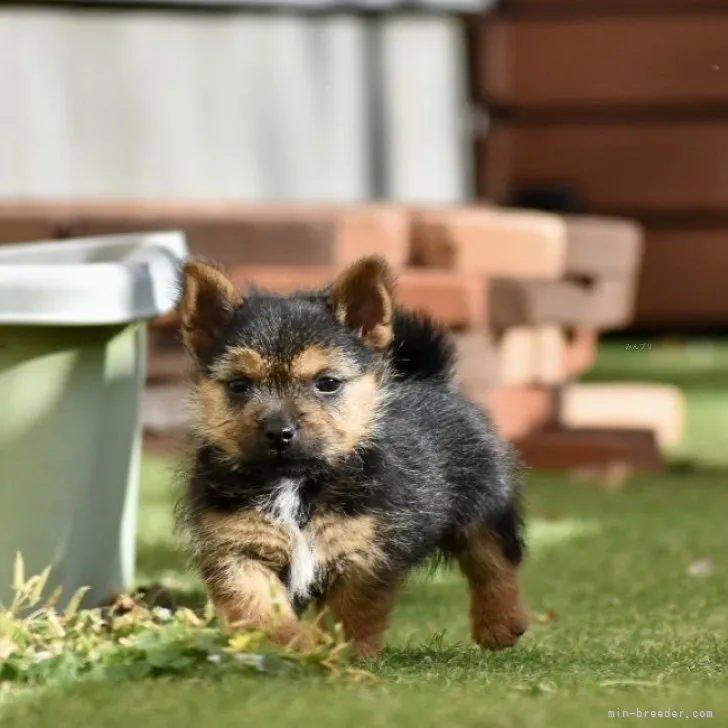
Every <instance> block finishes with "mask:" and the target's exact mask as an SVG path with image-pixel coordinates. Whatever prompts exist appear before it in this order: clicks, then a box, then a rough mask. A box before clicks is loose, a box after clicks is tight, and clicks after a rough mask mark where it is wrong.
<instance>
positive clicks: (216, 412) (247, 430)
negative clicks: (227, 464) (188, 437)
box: [191, 379, 258, 457]
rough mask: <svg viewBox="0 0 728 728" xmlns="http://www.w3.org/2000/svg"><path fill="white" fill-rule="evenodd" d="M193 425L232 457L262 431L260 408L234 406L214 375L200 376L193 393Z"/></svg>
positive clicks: (208, 441)
mask: <svg viewBox="0 0 728 728" xmlns="http://www.w3.org/2000/svg"><path fill="white" fill-rule="evenodd" d="M191 403H192V405H193V411H194V412H193V414H194V417H193V428H194V431H195V434H196V435H197V437H198V438H199V439H200V440H202V441H203V442H207V443H211V444H215V445H218V446H219V447H220V448H222V450H223V451H224V452H226V453H227V454H228V455H230V456H231V457H237V456H239V455H240V454H241V447H240V443H241V442H245V441H246V440H252V439H253V437H254V436H255V434H256V433H257V431H258V412H257V410H256V409H255V408H254V407H252V406H246V407H244V408H243V409H242V410H237V411H235V412H233V411H231V410H230V406H229V401H228V397H227V394H226V393H225V390H224V389H223V385H222V384H221V383H220V382H216V381H213V380H210V379H200V381H199V382H198V384H197V387H196V388H195V391H194V393H193V396H192V399H191Z"/></svg>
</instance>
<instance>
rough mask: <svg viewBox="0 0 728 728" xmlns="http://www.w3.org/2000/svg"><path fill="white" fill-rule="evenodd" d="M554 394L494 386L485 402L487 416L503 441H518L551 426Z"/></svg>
mask: <svg viewBox="0 0 728 728" xmlns="http://www.w3.org/2000/svg"><path fill="white" fill-rule="evenodd" d="M556 401H557V396H556V392H555V390H553V389H550V388H548V387H537V386H508V385H504V386H498V387H496V388H494V389H493V390H492V391H491V392H490V393H489V394H488V396H487V397H486V398H485V404H486V408H487V410H488V412H489V413H490V416H491V418H492V420H493V422H494V424H495V426H496V427H497V428H498V431H499V432H500V434H501V435H502V436H503V437H505V438H506V439H507V440H520V439H522V438H524V437H526V436H527V435H529V434H531V433H532V432H534V431H536V430H539V429H541V428H543V427H545V426H548V425H551V424H554V423H555V418H556V412H557V410H556Z"/></svg>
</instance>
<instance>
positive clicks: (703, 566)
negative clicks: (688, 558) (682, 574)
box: [688, 559, 715, 578]
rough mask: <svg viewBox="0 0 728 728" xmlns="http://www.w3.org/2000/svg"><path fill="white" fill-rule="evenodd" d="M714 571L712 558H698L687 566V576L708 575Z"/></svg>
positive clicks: (699, 576)
mask: <svg viewBox="0 0 728 728" xmlns="http://www.w3.org/2000/svg"><path fill="white" fill-rule="evenodd" d="M714 571H715V564H714V563H713V559H698V560H697V561H693V563H692V564H690V566H688V576H692V577H695V578H701V577H704V576H710V575H711V574H712V573H713V572H714Z"/></svg>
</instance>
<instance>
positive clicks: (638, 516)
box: [2, 344, 728, 728]
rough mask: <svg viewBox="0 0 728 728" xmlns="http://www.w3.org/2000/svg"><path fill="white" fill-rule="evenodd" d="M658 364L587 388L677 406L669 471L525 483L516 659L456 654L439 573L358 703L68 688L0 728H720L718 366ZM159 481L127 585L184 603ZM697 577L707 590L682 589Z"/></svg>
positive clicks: (413, 600)
mask: <svg viewBox="0 0 728 728" xmlns="http://www.w3.org/2000/svg"><path fill="white" fill-rule="evenodd" d="M668 348H669V349H670V350H669V351H668V352H667V354H665V352H662V351H659V352H657V354H656V353H655V349H654V348H653V350H652V351H649V352H646V353H645V352H629V353H626V352H624V351H623V345H622V346H620V345H619V344H614V345H610V346H607V347H605V348H604V351H603V352H602V356H601V358H600V362H599V366H598V368H597V370H596V373H595V375H594V376H596V377H597V378H599V377H602V378H605V377H606V378H609V379H622V380H624V379H652V380H658V381H671V380H672V381H679V383H680V384H681V385H682V386H684V387H685V388H686V392H687V394H688V399H689V404H690V429H689V433H688V438H687V442H686V444H685V446H684V447H683V448H681V451H680V452H679V453H678V455H679V457H680V458H681V460H682V461H683V465H682V466H681V467H675V468H673V469H671V470H670V471H669V472H667V473H665V474H662V475H660V476H640V477H637V478H635V480H634V481H632V482H631V483H630V484H629V485H628V487H627V488H626V489H624V490H622V491H619V492H616V493H613V492H605V491H602V490H599V489H595V488H592V487H587V486H585V485H583V484H580V483H577V482H574V481H573V480H572V479H571V478H570V477H569V476H568V475H563V476H553V475H544V474H538V473H532V474H530V475H529V478H528V507H529V514H530V520H529V536H530V542H531V554H530V558H529V561H528V563H527V565H526V567H525V569H524V575H523V578H524V587H525V592H526V595H527V599H528V602H529V604H530V606H531V609H532V611H533V612H534V614H535V615H536V619H535V620H534V624H533V626H532V628H531V630H530V631H529V632H528V633H527V635H526V636H525V637H524V638H523V640H522V641H521V643H520V644H519V646H518V647H517V648H516V649H514V650H510V651H506V652H502V653H498V654H483V653H481V652H479V651H478V650H477V649H476V648H474V647H472V646H471V645H470V644H469V642H468V634H467V604H466V595H465V586H464V583H463V581H462V579H461V578H460V576H459V575H458V574H457V573H454V572H449V571H440V572H438V573H437V574H435V575H434V576H433V577H431V578H425V577H424V576H422V575H416V576H415V577H413V579H412V580H411V582H410V584H409V586H408V588H407V590H406V592H405V594H404V596H403V598H402V600H401V601H400V603H399V605H398V608H397V610H396V613H395V615H394V619H393V623H392V626H391V629H390V631H389V633H388V640H387V644H388V646H387V648H386V650H385V651H384V654H383V655H382V659H381V660H380V661H379V662H377V663H376V664H368V665H366V667H367V668H368V669H369V670H371V671H372V672H373V673H374V674H375V675H376V676H377V677H378V678H379V680H378V682H377V683H376V684H375V685H351V684H347V683H343V682H336V681H334V682H332V681H331V680H326V679H323V678H311V677H305V678H288V677H260V678H257V677H248V676H243V677H230V676H228V677H225V678H222V679H219V680H217V679H211V678H209V677H206V678H204V679H201V678H200V679H185V680H169V679H164V680H155V681H152V680H146V681H140V682H133V683H123V684H116V683H101V684H78V685H74V686H73V687H70V688H64V689H63V690H62V691H61V690H56V691H51V692H39V693H31V694H30V695H28V696H25V697H24V698H21V699H19V700H17V701H15V702H11V703H10V704H9V706H8V707H7V709H6V712H5V714H4V719H3V721H2V725H7V726H17V727H18V728H20V726H22V727H23V728H35V727H37V728H41V727H43V728H46V727H47V728H66V727H68V728H71V727H73V728H76V727H80V726H82V725H85V724H90V725H93V726H97V725H98V726H103V727H104V728H115V727H116V726H125V727H126V726H134V728H137V727H138V728H146V727H151V726H154V727H155V728H156V726H159V725H174V726H195V727H196V728H208V727H209V728H212V726H215V728H223V727H226V726H231V727H232V726H235V727H236V728H237V727H238V726H245V725H255V726H275V727H276V728H286V727H287V726H296V728H308V727H313V726H329V725H346V726H351V727H354V726H356V727H357V728H358V726H375V727H376V726H402V727H403V728H407V727H408V726H412V727H413V728H414V726H418V727H419V726H431V725H432V726H434V725H437V726H442V725H450V726H473V727H475V726H478V728H483V727H488V726H493V727H494V728H516V727H518V726H524V727H527V728H540V727H545V726H549V727H550V726H555V727H558V728H571V727H573V728H583V727H584V726H587V727H589V728H591V727H592V726H595V727H597V728H598V727H599V726H607V725H613V724H614V723H615V719H614V718H609V717H608V711H609V710H617V709H619V710H623V709H624V710H628V711H635V710H637V709H640V710H647V709H655V710H665V709H667V708H669V709H671V710H677V711H679V710H683V711H685V712H686V713H687V714H688V715H691V714H692V711H693V710H711V711H713V713H714V718H713V720H712V721H710V723H709V724H710V725H728V679H727V678H726V674H725V668H726V655H728V538H727V537H726V530H725V526H724V521H725V514H726V513H728V447H722V444H724V445H728V442H725V443H723V441H724V440H726V439H727V438H728V435H726V434H724V433H723V431H722V429H721V424H723V422H724V421H725V418H726V417H728V414H725V415H723V413H724V412H725V413H728V366H725V371H726V374H723V373H722V371H721V370H722V367H723V366H724V365H728V357H726V356H725V350H723V349H720V350H719V351H718V353H717V354H716V353H715V352H713V353H712V354H711V357H712V359H711V360H710V361H711V362H712V363H711V364H710V366H708V364H706V362H707V361H708V360H707V358H705V357H703V358H702V359H701V358H700V357H697V358H696V357H694V356H693V354H694V352H690V351H689V350H683V351H682V353H681V352H680V351H679V350H675V351H673V350H672V348H670V347H668ZM663 355H664V356H663ZM696 362H697V363H696ZM691 368H692V369H695V368H698V369H699V370H700V372H699V374H700V375H698V374H695V375H694V376H691V375H690V371H691ZM706 380H710V384H708V383H706ZM684 463H688V464H689V467H685V464H684ZM724 467H725V469H724ZM168 472H169V463H167V462H165V461H163V460H160V459H159V458H152V457H148V458H147V459H146V461H145V468H144V482H143V507H142V511H141V522H140V535H139V578H140V581H141V582H142V583H146V582H149V581H158V580H162V581H164V582H166V583H168V584H169V585H170V586H173V587H175V588H177V589H182V590H183V591H185V592H186V593H187V595H188V596H189V597H190V598H192V599H193V600H194V598H195V597H200V596H201V591H200V587H199V584H198V582H197V581H196V580H195V579H194V578H193V577H192V576H191V575H189V574H187V573H186V572H185V571H184V568H183V560H182V559H181V558H180V556H179V553H178V551H177V550H176V548H175V545H174V542H173V540H172V538H171V535H170V533H171V531H170V529H171V515H170V502H171V498H172V488H171V485H170V481H169V477H168ZM700 559H708V560H710V563H711V564H712V565H713V567H714V570H713V572H712V573H711V574H709V575H705V576H702V577H696V576H690V575H689V573H688V570H689V567H690V565H691V564H692V563H694V562H695V561H697V560H700ZM619 723H620V724H633V725H636V724H642V721H638V720H637V719H631V720H630V719H622V720H621V721H619Z"/></svg>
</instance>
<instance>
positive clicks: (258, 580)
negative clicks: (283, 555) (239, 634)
mask: <svg viewBox="0 0 728 728" xmlns="http://www.w3.org/2000/svg"><path fill="white" fill-rule="evenodd" d="M206 580H207V588H208V590H209V594H210V597H211V599H212V603H213V604H214V606H215V611H216V613H217V617H218V619H219V620H220V622H221V623H222V624H223V625H225V626H226V627H228V628H229V629H265V630H267V631H268V632H269V633H270V635H271V638H272V639H273V640H275V641H276V642H279V643H281V644H288V643H289V642H290V641H291V640H292V639H293V638H294V637H296V636H297V635H298V634H299V632H300V624H299V622H298V618H297V617H296V614H295V611H294V610H293V607H292V605H291V602H290V600H289V599H288V596H287V594H286V589H285V587H284V586H283V584H282V582H281V580H280V579H279V578H278V576H277V575H276V574H275V573H274V572H273V571H272V570H271V569H269V568H268V567H267V566H265V565H264V564H262V563H260V562H259V561H254V560H252V559H242V560H233V559H232V558H229V557H228V559H226V560H225V563H220V562H219V561H218V562H217V563H216V566H215V569H214V572H213V573H210V572H209V571H208V575H207V579H206Z"/></svg>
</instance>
